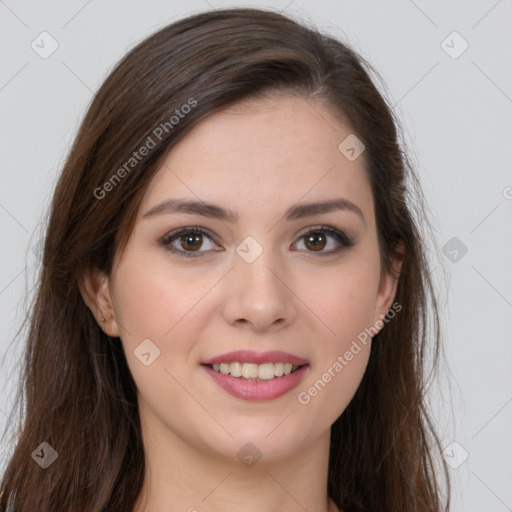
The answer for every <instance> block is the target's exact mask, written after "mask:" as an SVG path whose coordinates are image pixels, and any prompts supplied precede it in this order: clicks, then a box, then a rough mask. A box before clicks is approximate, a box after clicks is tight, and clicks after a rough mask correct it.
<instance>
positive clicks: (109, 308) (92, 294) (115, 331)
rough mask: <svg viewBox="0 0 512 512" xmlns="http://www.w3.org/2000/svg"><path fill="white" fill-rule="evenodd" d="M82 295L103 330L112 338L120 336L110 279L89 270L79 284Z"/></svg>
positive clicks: (101, 273)
mask: <svg viewBox="0 0 512 512" xmlns="http://www.w3.org/2000/svg"><path fill="white" fill-rule="evenodd" d="M78 287H79V289H80V294H81V295H82V298H83V300H84V302H85V304H86V305H87V307H88V308H89V309H90V310H91V312H92V314H93V315H94V318H96V321H97V322H98V325H99V326H100V327H101V329H102V330H103V331H104V332H105V333H106V334H107V335H108V336H111V337H118V336H119V328H118V325H117V322H116V318H115V311H114V306H113V302H112V296H111V293H110V288H109V278H108V276H107V275H106V274H105V272H102V271H101V270H98V269H96V268H90V269H88V270H87V271H86V272H85V273H84V274H83V276H82V278H81V279H80V280H79V282H78Z"/></svg>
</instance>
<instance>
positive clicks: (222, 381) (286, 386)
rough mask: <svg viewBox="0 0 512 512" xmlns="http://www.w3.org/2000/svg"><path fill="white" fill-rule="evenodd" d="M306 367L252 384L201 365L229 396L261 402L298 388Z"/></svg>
mask: <svg viewBox="0 0 512 512" xmlns="http://www.w3.org/2000/svg"><path fill="white" fill-rule="evenodd" d="M308 366H309V365H307V364H306V365H304V366H301V367H300V368H299V369H298V370H297V371H295V372H293V373H289V374H288V375H283V376H282V377H274V379H272V380H263V381H260V382H252V381H249V380H242V379H237V378H236V377H232V376H231V375H224V374H223V373H219V372H216V371H215V370H212V369H211V368H210V367H209V366H205V365H203V368H204V369H205V370H206V371H207V372H208V374H209V375H210V376H211V378H212V379H213V380H214V381H215V382H216V383H217V384H218V385H219V386H220V387H221V388H223V389H224V390H226V391H227V392H228V393H229V394H230V395H233V396H235V397H237V398H242V399H243V400H249V401H253V402H263V401H266V400H274V399H276V398H279V397H280V396H283V395H285V394H286V393H288V392H289V391H291V390H292V389H293V388H295V387H296V386H298V384H299V382H300V381H301V380H302V379H303V377H304V375H305V374H306V371H307V369H308Z"/></svg>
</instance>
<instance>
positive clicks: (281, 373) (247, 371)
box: [205, 361, 306, 382]
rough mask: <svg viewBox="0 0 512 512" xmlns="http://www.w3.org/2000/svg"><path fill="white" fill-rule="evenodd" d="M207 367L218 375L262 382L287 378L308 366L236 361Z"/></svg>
mask: <svg viewBox="0 0 512 512" xmlns="http://www.w3.org/2000/svg"><path fill="white" fill-rule="evenodd" d="M205 366H207V367H208V368H211V369H212V370H214V371H215V372H217V373H221V374H223V375H229V376H231V377H234V378H236V379H240V380H246V381H251V382H261V381H270V380H275V379H279V378H281V377H286V376H287V375H290V374H291V373H294V372H296V371H297V370H298V369H299V368H302V366H306V365H300V366H299V365H293V364H292V363H284V362H276V363H263V364H255V363H241V362H238V361H234V362H231V363H220V364H207V365H205Z"/></svg>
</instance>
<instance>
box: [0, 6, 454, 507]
mask: <svg viewBox="0 0 512 512" xmlns="http://www.w3.org/2000/svg"><path fill="white" fill-rule="evenodd" d="M372 73H374V74H375V76H378V75H377V73H375V71H374V70H373V68H371V66H370V65H369V64H368V63H367V62H365V61H364V60H363V59H362V58H361V57H360V56H359V55H357V54H356V53H355V52H354V51H353V50H351V49H350V48H349V47H348V46H347V45H345V44H343V43H341V42H340V41H338V40H336V39H334V38H332V37H329V36H326V35H322V34H320V33H319V32H317V31H316V29H314V28H310V27H307V26H305V25H304V24H302V23H298V22H296V21H294V20H292V19H290V18H288V17H285V16H283V15H281V14H277V13H274V12H268V11H262V10H255V9H230V10H219V11H215V12H213V11H212V12H206V13H202V14H198V15H194V16H191V17H188V18H186V19H183V20H181V21H178V22H176V23H174V24H172V25H169V26H166V27H165V28H163V29H161V30H159V31H158V32H156V33H155V34H153V35H152V36H150V37H149V38H147V39H146V40H144V41H143V42H141V43H140V44H138V45H137V46H136V47H135V48H134V49H132V50H131V51H130V52H129V53H128V54H127V55H126V56H125V57H124V58H123V60H122V61H121V62H120V63H119V64H118V65H117V66H116V67H115V69H114V70H113V71H112V72H111V73H110V75H109V76H108V78H107V79H106V80H105V82H104V84H103V85H102V86H101V88H100V89H99V91H98V92H97V94H96V95H95V97H94V99H93V101H92V103H91V105H90V107H89V109H88V112H87V114H86V116H85V118H84V120H83V122H82V124H81V127H80V130H79V132H78V134H77V136H76V139H75V141H74V144H73V146H72V148H71V151H70V153H69V155H68V158H67V161H66V163H65V165H64V168H63V170H62V174H61V176H60V179H59V182H58V184H57V187H56V190H55V194H54V197H53V202H52V206H51V212H50V218H49V223H48V228H47V237H46V243H45V245H44V252H43V261H42V269H41V275H40V279H39V281H38V282H39V286H38V289H37V294H36V298H35V301H34V304H33V308H32V310H31V312H30V317H29V319H28V321H29V326H30V327H29V329H28V340H27V344H26V352H25V358H24V368H23V378H22V386H21V388H20V392H19V395H18V404H17V405H18V407H19V408H20V414H19V416H20V425H19V431H18V432H17V436H16V442H15V447H14V450H13V453H12V457H11V458H10V461H9V463H8V465H7V469H6V472H5V474H4V477H3V481H2V491H3V495H2V496H1V498H0V511H2V512H4V511H8V510H9V511H12V510H16V512H33V511H34V510H38V511H41V512H42V511H45V512H50V511H51V512H61V511H66V512H67V511H69V510H73V511H74V512H91V511H96V512H102V511H113V512H118V511H132V510H133V507H134V505H135V502H136V499H137V498H138V496H139V493H140V492H141V490H142V484H143V478H144V472H145V464H144V449H143V444H142V439H141V429H140V422H139V415H138V406H137V398H136V387H135V383H134V381H133V379H132V376H131V374H130V371H129V369H128V366H127V362H126V359H125V355H124V353H123V350H122V345H121V343H120V339H119V338H114V339H111V338H109V337H108V336H107V335H106V334H105V333H104V332H103V331H102V330H101V329H100V328H99V326H98V325H97V322H96V320H95V318H94V317H93V315H92V314H91V312H90V311H89V309H88V308H87V307H86V305H85V303H84V301H83V299H82V296H81V294H80V292H79V287H78V282H79V280H80V279H81V277H82V276H83V273H84V271H85V270H86V269H89V268H98V269H100V270H103V271H104V272H106V273H107V274H109V272H110V269H111V267H112V263H113V261H114V257H115V256H116V255H117V254H119V252H120V251H122V250H123V248H124V244H125V243H126V241H127V240H128V237H129V235H130V233H131V229H132V227H133V225H134V221H135V215H136V213H137V210H138V206H139V204H140V201H141V199H142V196H143V194H144V192H145V190H146V189H147V187H148V184H149V182H150V181H151V179H152V177H153V176H154V174H155V172H156V171H157V170H158V168H159V166H160V164H161V162H162V161H163V159H164V158H165V157H166V155H167V153H168V151H169V150H172V148H173V146H174V145H175V144H176V143H177V141H178V140H180V139H181V138H182V137H183V136H184V135H185V134H186V133H188V132H189V131H190V130H191V129H193V127H194V126H196V125H197V124H198V123H199V122H200V121H201V120H202V119H204V118H205V117H207V116H209V115H211V114H212V113H213V112H216V111H219V110H221V109H223V108H225V107H226V106H228V105H230V104H233V103H234V102H236V101H240V100H242V99H245V98H249V97H257V96H258V95H264V94H272V93H274V92H279V93H287V94H294V95H298V96H300V97H302V98H304V99H306V100H313V99H316V100H321V101H324V102H326V103H327V104H328V105H329V106H330V108H331V109H332V110H333V111H334V112H337V113H339V115H340V116H342V117H343V118H344V119H346V120H347V121H348V123H349V125H350V127H351V129H352V131H353V133H355V134H356V135H357V137H358V138H359V139H361V141H363V143H364V144H365V146H366V150H365V152H364V155H363V156H364V162H365V166H366V169H367V172H368V177H369V180H370V183H371V188H372V192H373V198H374V204H375V212H376V222H377V229H378V238H379V249H380V252H381V258H382V262H383V264H384V265H386V266H387V268H388V269H389V270H390V271H392V270H393V269H392V268H391V261H392V259H393V257H397V258H400V254H399V247H402V248H403V250H404V258H403V265H402V269H401V273H400V276H399V281H398V289H397V295H396V298H395V300H396V302H398V303H399V304H400V305H401V306H402V310H401V311H400V313H399V314H397V315H396V318H394V319H393V320H392V321H391V322H389V324H388V325H386V327H385V328H384V329H382V331H381V332H380V333H379V334H377V335H376V336H375V338H374V343H373V344H372V349H371V355H370V360H369V363H368V367H367V370H366V373H365V375H364V377H363V380H362V383H361V385H360V387H359V389H358V391H357V392H356V394H355V396H354V398H353V400H352V401H351V403H350V404H349V406H348V407H347V409H346V410H345V411H344V412H343V414H342V415H341V416H340V417H339V418H338V419H337V420H336V422H335V423H334V425H333V426H332V430H331V448H330V457H329V475H328V492H329V495H330V497H331V498H332V499H333V501H334V502H335V503H336V505H337V506H338V507H340V508H341V509H343V511H344V512H356V511H357V512H359V511H367V512H368V511H372V512H377V511H387V512H391V511H393V512H395V511H407V512H415V511H416V512H420V511H421V512H439V511H441V510H443V507H444V503H443V502H444V501H445V500H444V498H443V492H442V490H441V486H442V485H443V483H444V479H443V481H442V482H441V481H440V480H439V476H438V474H437V473H436V467H437V462H436V461H437V460H438V455H439V442H438V439H437V437H436V435H435V433H434V429H433V428H432V424H431V421H430V419H429V416H428V413H427V410H426V406H425V393H426V379H425V373H426V372H425V368H424V364H425V362H426V356H425V354H426V352H428V353H429V354H430V353H433V355H434V357H433V358H432V363H433V364H434V365H435V364H436V362H437V357H438V356H437V354H438V349H439V321H438V314H437V305H436V301H435V298H434V294H433V289H432V284H431V280H430V277H429V270H428V262H427V261H426V259H425V256H424V254H425V242H424V238H423V235H422V234H421V232H420V230H419V228H418V226H417V224H416V221H415V219H414V216H413V215H412V212H411V207H410V201H411V198H410V185H411V183H414V180H415V179H416V178H415V175H414V172H413V170H412V168H411V166H410V165H409V163H408V160H407V157H406V155H405V151H404V149H403V147H402V144H401V143H400V138H399V132H398V130H397V128H398V126H399V123H398V121H397V120H396V119H395V117H394V115H393V114H392V111H391V109H390V107H389V106H388V104H387V103H386V100H385V99H384V98H383V97H382V96H381V94H380V93H379V92H378V90H377V87H376V86H375V84H374V83H373V81H372V79H371V78H370V75H371V74H372ZM184 106H187V107H186V108H185V107H184ZM150 140H151V142H150ZM143 145H145V146H147V147H148V148H149V151H148V152H144V155H142V152H139V149H140V148H141V147H142V146H143ZM150 146H151V147H150ZM134 152H137V157H135V156H134ZM132 159H133V160H132ZM122 169H124V171H123V170H122ZM411 178H412V179H411ZM23 402H24V409H23ZM42 442H47V443H48V444H49V445H50V446H51V447H53V449H55V451H56V452H57V453H58V458H57V460H56V461H55V462H54V463H53V464H51V465H50V466H49V467H48V468H46V469H43V468H41V467H40V466H39V465H38V464H36V463H35V462H34V460H32V458H33V457H32V454H33V452H34V450H36V448H38V447H39V446H40V445H41V443H42ZM440 465H441V468H442V469H443V475H446V474H447V472H446V466H445V465H444V462H443V461H442V460H441V462H440ZM446 483H447V477H446ZM448 488H449V485H448V486H447V490H448ZM446 501H447V502H448V501H449V500H448V499H447V500H446ZM447 506H448V505H447V504H446V507H447Z"/></svg>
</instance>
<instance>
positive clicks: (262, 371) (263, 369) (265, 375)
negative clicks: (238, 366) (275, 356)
mask: <svg viewBox="0 0 512 512" xmlns="http://www.w3.org/2000/svg"><path fill="white" fill-rule="evenodd" d="M273 378H274V365H273V363H265V364H260V365H258V379H260V380H270V379H273Z"/></svg>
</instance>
